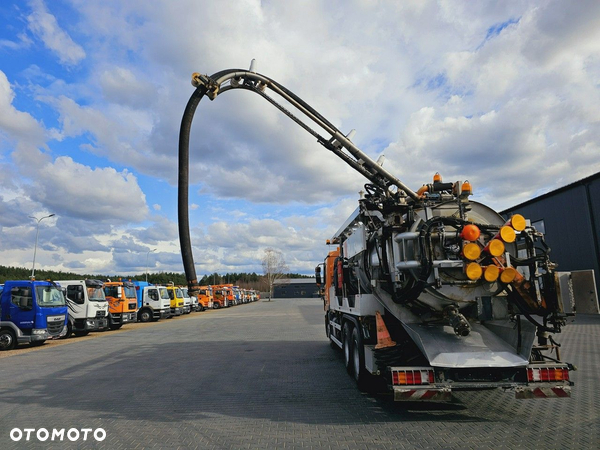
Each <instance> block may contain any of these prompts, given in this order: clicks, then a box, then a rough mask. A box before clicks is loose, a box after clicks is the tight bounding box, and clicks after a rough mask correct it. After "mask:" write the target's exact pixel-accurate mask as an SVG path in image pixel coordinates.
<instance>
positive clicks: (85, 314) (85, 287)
mask: <svg viewBox="0 0 600 450" xmlns="http://www.w3.org/2000/svg"><path fill="white" fill-rule="evenodd" d="M57 283H59V284H60V286H61V288H62V289H63V292H64V294H65V298H66V301H67V307H68V310H69V321H68V323H67V333H66V337H69V336H71V334H75V336H86V335H87V334H89V333H90V331H102V330H106V329H108V302H107V301H106V297H105V296H104V290H103V285H104V283H103V282H102V281H100V280H61V281H57Z"/></svg>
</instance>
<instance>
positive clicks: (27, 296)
mask: <svg viewBox="0 0 600 450" xmlns="http://www.w3.org/2000/svg"><path fill="white" fill-rule="evenodd" d="M213 288H215V290H223V289H226V290H227V292H229V291H231V296H232V297H231V298H228V299H226V301H225V302H222V301H220V300H218V301H214V299H213ZM228 295H229V294H228ZM258 299H259V296H258V293H257V292H255V291H249V290H246V289H241V288H239V287H238V286H233V285H226V286H225V287H224V286H204V289H203V292H202V294H201V296H200V298H196V297H190V296H189V295H188V291H187V288H185V287H184V288H182V287H177V286H173V285H170V286H157V285H153V284H150V283H147V282H144V281H123V280H119V281H100V280H89V279H88V280H60V281H36V280H21V281H6V282H5V283H4V284H3V285H0V350H11V349H14V348H15V347H16V346H17V345H18V344H25V343H28V344H31V345H41V344H43V343H44V342H45V341H47V340H51V339H59V338H68V337H70V336H71V335H75V336H85V335H87V334H89V333H90V332H93V331H105V330H108V329H112V330H116V329H119V328H121V327H122V326H123V325H124V324H127V323H131V322H137V321H140V322H151V321H156V320H160V319H168V318H171V317H173V316H177V315H181V314H189V313H191V312H192V311H204V310H205V309H209V308H213V307H215V308H219V307H225V306H233V305H236V304H239V303H246V302H249V301H256V300H258ZM215 305H219V306H215Z"/></svg>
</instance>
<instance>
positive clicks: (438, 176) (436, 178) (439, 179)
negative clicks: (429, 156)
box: [433, 172, 442, 183]
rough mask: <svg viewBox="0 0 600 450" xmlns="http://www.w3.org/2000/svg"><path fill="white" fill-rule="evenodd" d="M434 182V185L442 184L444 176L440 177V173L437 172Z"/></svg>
mask: <svg viewBox="0 0 600 450" xmlns="http://www.w3.org/2000/svg"><path fill="white" fill-rule="evenodd" d="M433 182H434V183H441V182H442V176H441V175H440V173H439V172H436V173H435V175H434V176H433Z"/></svg>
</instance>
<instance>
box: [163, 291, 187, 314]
mask: <svg viewBox="0 0 600 450" xmlns="http://www.w3.org/2000/svg"><path fill="white" fill-rule="evenodd" d="M167 292H168V293H169V298H170V299H171V315H172V316H180V315H182V314H183V313H184V312H183V311H184V309H183V307H184V299H183V292H181V289H179V288H178V287H175V286H167Z"/></svg>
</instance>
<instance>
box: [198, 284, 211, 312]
mask: <svg viewBox="0 0 600 450" xmlns="http://www.w3.org/2000/svg"><path fill="white" fill-rule="evenodd" d="M198 303H200V304H201V305H202V307H203V308H204V309H211V308H212V307H213V290H212V286H200V292H199V293H198Z"/></svg>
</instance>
